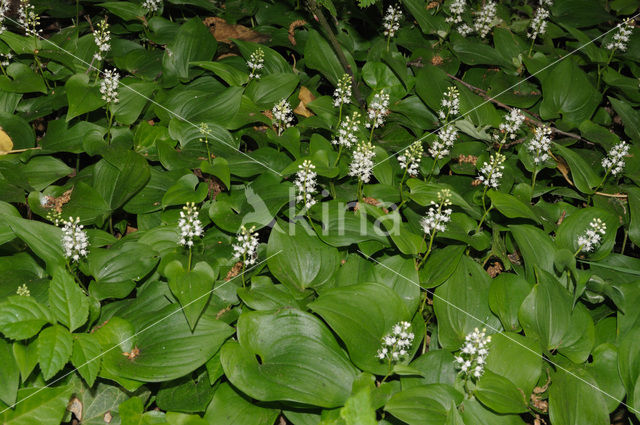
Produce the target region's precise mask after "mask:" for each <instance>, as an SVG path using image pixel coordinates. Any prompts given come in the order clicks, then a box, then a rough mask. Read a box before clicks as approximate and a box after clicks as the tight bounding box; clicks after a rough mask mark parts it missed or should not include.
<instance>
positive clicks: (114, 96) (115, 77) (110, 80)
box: [100, 69, 120, 104]
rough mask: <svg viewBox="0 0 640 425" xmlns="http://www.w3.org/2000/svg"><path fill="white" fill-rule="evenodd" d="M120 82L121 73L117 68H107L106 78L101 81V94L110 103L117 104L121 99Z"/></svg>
mask: <svg viewBox="0 0 640 425" xmlns="http://www.w3.org/2000/svg"><path fill="white" fill-rule="evenodd" d="M119 84H120V75H119V74H118V73H117V72H116V71H115V70H113V69H107V70H106V71H104V78H103V79H102V80H101V81H100V94H101V95H102V99H103V100H104V101H106V102H107V103H108V104H115V103H118V102H119V101H120V99H118V85H119Z"/></svg>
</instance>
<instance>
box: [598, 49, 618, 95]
mask: <svg viewBox="0 0 640 425" xmlns="http://www.w3.org/2000/svg"><path fill="white" fill-rule="evenodd" d="M615 52H616V49H613V50H611V54H610V55H609V59H607V63H606V64H605V65H604V67H601V66H600V65H598V82H597V83H596V89H598V90H600V81H601V80H602V71H604V70H605V69H606V68H607V67H609V64H610V63H611V60H612V59H613V55H614V54H615Z"/></svg>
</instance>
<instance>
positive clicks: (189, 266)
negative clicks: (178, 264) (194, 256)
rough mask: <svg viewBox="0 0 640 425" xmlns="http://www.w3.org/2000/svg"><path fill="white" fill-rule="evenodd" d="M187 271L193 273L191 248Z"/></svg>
mask: <svg viewBox="0 0 640 425" xmlns="http://www.w3.org/2000/svg"><path fill="white" fill-rule="evenodd" d="M187 271H188V272H190V271H191V247H189V261H188V262H187Z"/></svg>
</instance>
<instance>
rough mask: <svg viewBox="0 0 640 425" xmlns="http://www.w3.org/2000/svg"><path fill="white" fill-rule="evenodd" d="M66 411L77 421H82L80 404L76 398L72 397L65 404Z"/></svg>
mask: <svg viewBox="0 0 640 425" xmlns="http://www.w3.org/2000/svg"><path fill="white" fill-rule="evenodd" d="M67 410H68V411H69V412H71V413H73V414H74V415H75V417H76V418H78V420H79V421H81V420H82V402H81V401H80V399H79V398H78V397H74V398H72V399H71V401H69V404H67Z"/></svg>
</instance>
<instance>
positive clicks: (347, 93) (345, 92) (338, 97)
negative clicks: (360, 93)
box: [333, 74, 352, 108]
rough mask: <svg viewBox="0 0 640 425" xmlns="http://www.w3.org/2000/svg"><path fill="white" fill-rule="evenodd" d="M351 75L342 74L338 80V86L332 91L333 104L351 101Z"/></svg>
mask: <svg viewBox="0 0 640 425" xmlns="http://www.w3.org/2000/svg"><path fill="white" fill-rule="evenodd" d="M351 82H352V80H351V76H350V75H349V74H344V75H343V76H342V78H340V79H339V80H338V87H336V89H335V90H334V91H333V106H335V107H336V108H339V107H341V106H342V105H344V104H347V103H349V102H350V101H351Z"/></svg>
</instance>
